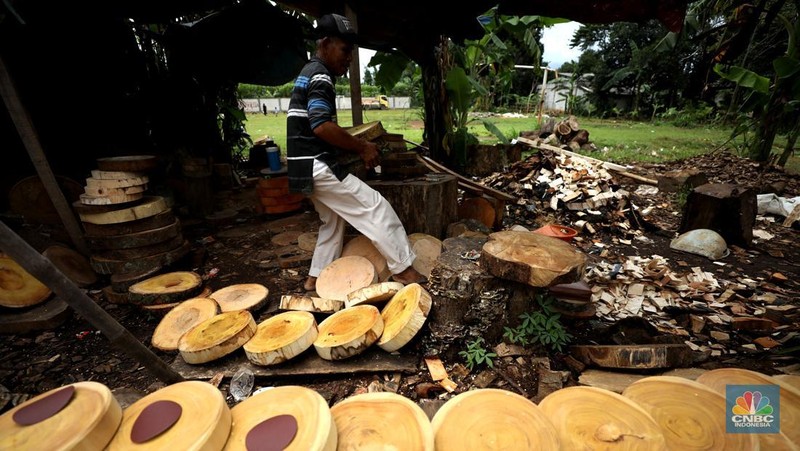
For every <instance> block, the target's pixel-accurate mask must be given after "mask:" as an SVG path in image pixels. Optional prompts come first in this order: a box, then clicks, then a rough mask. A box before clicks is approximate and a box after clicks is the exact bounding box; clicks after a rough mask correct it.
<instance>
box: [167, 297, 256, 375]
mask: <svg viewBox="0 0 800 451" xmlns="http://www.w3.org/2000/svg"><path fill="white" fill-rule="evenodd" d="M256 327H257V326H256V321H255V320H254V319H253V315H251V314H250V312H249V311H247V310H237V311H235V312H225V313H220V314H219V315H216V316H214V317H211V318H209V319H207V320H205V321H203V322H202V323H200V324H198V325H197V326H195V327H193V328H192V329H191V330H189V332H186V333H185V334H183V336H181V338H180V340H178V351H180V353H181V357H183V360H185V361H186V363H190V364H198V363H206V362H210V361H212V360H216V359H218V358H220V357H224V356H226V355H228V354H230V353H231V352H233V351H235V350H237V349H239V348H241V347H242V345H244V344H245V343H247V341H248V340H250V338H252V337H253V334H255V333H256Z"/></svg>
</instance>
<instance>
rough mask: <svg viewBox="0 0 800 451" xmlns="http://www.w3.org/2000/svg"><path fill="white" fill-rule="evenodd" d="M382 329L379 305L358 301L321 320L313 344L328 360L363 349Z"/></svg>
mask: <svg viewBox="0 0 800 451" xmlns="http://www.w3.org/2000/svg"><path fill="white" fill-rule="evenodd" d="M382 333H383V318H381V312H380V311H379V310H378V309H377V307H375V306H373V305H357V306H355V307H351V308H348V309H344V310H341V311H339V312H336V313H334V314H333V315H331V316H329V317H328V318H326V319H325V320H324V321H322V323H320V325H319V335H318V336H317V340H316V341H315V342H314V348H315V349H316V350H317V354H319V356H320V357H322V358H323V359H325V360H342V359H346V358H348V357H353V356H355V355H358V354H361V353H362V352H364V351H365V350H366V349H367V348H369V347H370V346H372V345H373V344H374V343H375V342H376V341H378V337H380V336H381V334H382Z"/></svg>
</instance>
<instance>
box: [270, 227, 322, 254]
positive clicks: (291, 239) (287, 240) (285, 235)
mask: <svg viewBox="0 0 800 451" xmlns="http://www.w3.org/2000/svg"><path fill="white" fill-rule="evenodd" d="M302 234H303V232H300V231H299V230H288V231H286V232H281V233H279V234H277V235H275V236H273V237H272V238H271V239H270V240H269V241H270V242H271V243H272V244H274V245H276V246H288V245H290V244H297V239H298V237H299V236H300V235H302ZM312 250H313V249H312Z"/></svg>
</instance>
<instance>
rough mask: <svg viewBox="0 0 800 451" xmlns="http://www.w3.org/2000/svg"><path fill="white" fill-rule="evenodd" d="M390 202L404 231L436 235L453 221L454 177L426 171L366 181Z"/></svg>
mask: <svg viewBox="0 0 800 451" xmlns="http://www.w3.org/2000/svg"><path fill="white" fill-rule="evenodd" d="M367 183H368V184H369V185H370V186H371V187H372V188H373V189H375V190H376V191H378V192H379V193H381V194H382V195H383V197H385V198H386V200H387V201H388V202H389V203H390V204H391V205H392V208H394V211H395V212H396V213H397V216H398V217H399V218H400V222H401V223H402V224H403V227H405V229H406V233H415V232H420V233H427V234H428V235H433V236H435V237H437V238H440V237H442V236H443V235H444V233H445V232H446V231H447V226H448V225H449V224H450V223H452V222H455V221H457V217H458V212H457V206H458V202H457V199H458V181H457V179H456V177H455V176H452V175H449V174H427V175H426V176H425V178H417V179H411V180H371V181H369V182H367Z"/></svg>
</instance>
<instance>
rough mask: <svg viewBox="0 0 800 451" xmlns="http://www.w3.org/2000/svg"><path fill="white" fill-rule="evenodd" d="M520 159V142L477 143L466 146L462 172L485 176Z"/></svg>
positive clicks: (469, 174)
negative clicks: (464, 163) (465, 159)
mask: <svg viewBox="0 0 800 451" xmlns="http://www.w3.org/2000/svg"><path fill="white" fill-rule="evenodd" d="M521 159H522V144H514V145H511V144H495V145H485V144H477V145H474V146H469V147H468V148H467V163H466V165H465V166H464V174H466V175H468V176H474V177H486V176H487V175H490V174H492V173H493V172H500V171H502V170H503V169H504V168H506V167H508V166H509V165H510V164H511V163H514V162H517V161H519V160H521Z"/></svg>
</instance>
